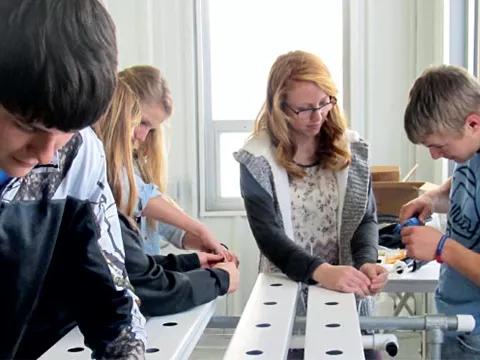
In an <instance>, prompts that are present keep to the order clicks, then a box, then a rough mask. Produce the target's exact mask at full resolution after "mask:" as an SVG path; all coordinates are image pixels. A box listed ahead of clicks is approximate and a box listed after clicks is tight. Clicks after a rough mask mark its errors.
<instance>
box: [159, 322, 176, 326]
mask: <svg viewBox="0 0 480 360" xmlns="http://www.w3.org/2000/svg"><path fill="white" fill-rule="evenodd" d="M162 325H163V326H177V325H178V324H177V323H176V322H173V321H171V322H166V323H165V324H162Z"/></svg>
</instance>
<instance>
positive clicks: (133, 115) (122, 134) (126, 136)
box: [94, 79, 141, 217]
mask: <svg viewBox="0 0 480 360" xmlns="http://www.w3.org/2000/svg"><path fill="white" fill-rule="evenodd" d="M140 119H141V112H140V105H139V103H138V101H137V97H136V95H135V94H134V93H133V92H132V90H131V89H130V87H129V86H128V85H127V84H126V83H125V82H124V81H123V80H121V79H120V80H119V81H118V83H117V87H116V89H115V92H114V95H113V98H112V101H111V104H110V107H109V109H108V111H107V113H106V114H105V115H104V116H103V117H102V119H101V120H100V121H98V122H97V123H96V124H95V126H94V129H95V132H96V133H97V135H98V136H99V137H100V139H101V140H102V142H103V145H104V148H105V155H106V158H107V177H108V183H109V185H110V187H111V189H112V192H113V197H114V198H115V202H116V204H117V207H118V208H119V209H120V210H121V211H122V212H123V213H124V214H126V215H128V216H129V217H133V215H134V211H135V207H136V204H137V197H138V192H137V187H136V184H135V177H134V166H133V158H132V134H133V129H134V127H135V126H137V125H138V124H139V123H140ZM125 175H126V178H127V180H128V191H124V190H123V191H122V189H125V188H126V184H124V183H123V182H124V181H125ZM122 194H128V199H123V195H122Z"/></svg>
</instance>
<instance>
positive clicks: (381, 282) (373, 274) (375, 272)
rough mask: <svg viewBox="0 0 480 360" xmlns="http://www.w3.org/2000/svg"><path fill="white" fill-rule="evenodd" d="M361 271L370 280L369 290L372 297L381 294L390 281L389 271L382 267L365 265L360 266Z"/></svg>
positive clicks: (370, 264)
mask: <svg viewBox="0 0 480 360" xmlns="http://www.w3.org/2000/svg"><path fill="white" fill-rule="evenodd" d="M360 271H361V272H362V273H364V274H365V275H367V277H368V278H369V279H370V281H371V284H370V286H369V290H370V294H372V295H373V294H377V293H378V292H380V290H382V289H383V287H384V286H385V284H386V283H387V281H388V271H387V270H386V269H385V268H384V267H383V266H381V265H378V264H372V263H365V264H363V265H362V266H360Z"/></svg>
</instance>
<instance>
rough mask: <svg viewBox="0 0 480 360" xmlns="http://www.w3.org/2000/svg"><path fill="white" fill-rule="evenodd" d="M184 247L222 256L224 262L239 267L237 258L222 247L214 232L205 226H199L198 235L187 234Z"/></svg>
mask: <svg viewBox="0 0 480 360" xmlns="http://www.w3.org/2000/svg"><path fill="white" fill-rule="evenodd" d="M183 247H184V248H185V249H195V250H200V251H204V252H208V253H214V254H218V255H222V256H223V259H224V261H228V262H234V263H235V265H236V266H237V267H238V265H239V261H238V258H237V256H236V255H235V254H234V253H233V252H231V251H229V250H228V249H227V248H226V247H225V246H224V245H222V244H221V243H220V242H219V241H218V240H217V239H216V238H215V236H214V235H213V234H212V232H211V231H210V230H209V229H208V228H207V227H206V226H205V225H203V224H200V225H199V227H198V230H197V231H196V234H194V233H192V232H186V233H185V236H184V238H183Z"/></svg>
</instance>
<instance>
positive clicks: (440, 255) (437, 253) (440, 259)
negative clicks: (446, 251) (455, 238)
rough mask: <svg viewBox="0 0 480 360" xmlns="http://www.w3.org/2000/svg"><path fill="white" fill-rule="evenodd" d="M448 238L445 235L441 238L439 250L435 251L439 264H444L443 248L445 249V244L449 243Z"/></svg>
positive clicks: (438, 245)
mask: <svg viewBox="0 0 480 360" xmlns="http://www.w3.org/2000/svg"><path fill="white" fill-rule="evenodd" d="M447 239H448V236H447V235H445V234H443V235H442V237H441V238H440V241H439V242H438V244H437V249H436V250H435V260H437V262H438V263H440V264H441V263H443V259H442V252H443V248H444V247H445V243H446V242H447Z"/></svg>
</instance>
